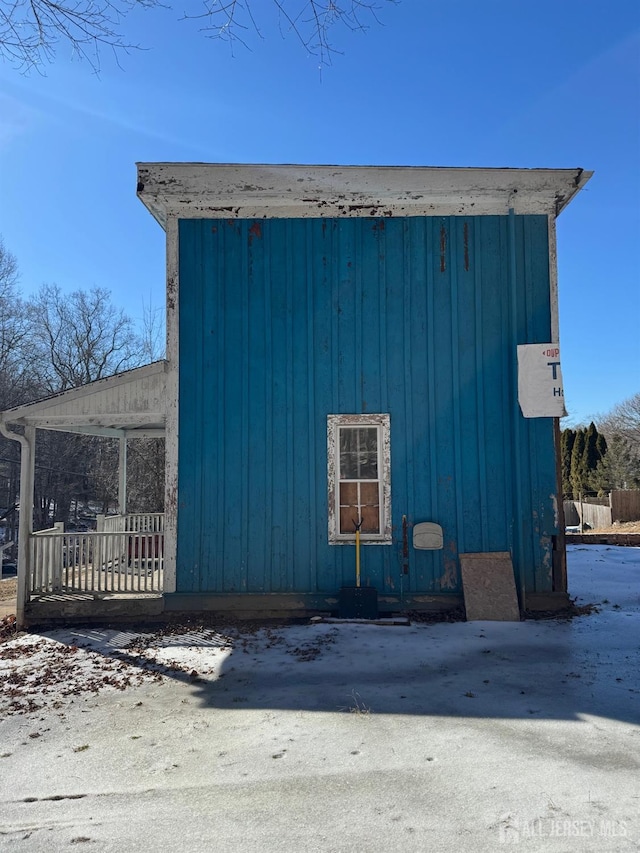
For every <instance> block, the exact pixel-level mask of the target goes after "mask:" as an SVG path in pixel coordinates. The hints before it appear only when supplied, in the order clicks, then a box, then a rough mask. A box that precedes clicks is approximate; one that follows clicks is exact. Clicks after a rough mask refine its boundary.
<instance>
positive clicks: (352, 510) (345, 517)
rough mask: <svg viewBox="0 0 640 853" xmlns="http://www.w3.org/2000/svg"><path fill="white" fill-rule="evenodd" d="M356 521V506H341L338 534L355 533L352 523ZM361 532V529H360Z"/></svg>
mask: <svg viewBox="0 0 640 853" xmlns="http://www.w3.org/2000/svg"><path fill="white" fill-rule="evenodd" d="M357 520H358V507H357V506H341V507H340V533H355V532H356V526H355V524H354V521H357ZM360 529H361V530H362V528H360Z"/></svg>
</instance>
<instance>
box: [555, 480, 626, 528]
mask: <svg viewBox="0 0 640 853" xmlns="http://www.w3.org/2000/svg"><path fill="white" fill-rule="evenodd" d="M563 506H564V518H565V524H566V525H567V527H579V526H580V525H581V524H583V525H589V527H590V528H591V529H592V530H598V529H599V528H602V527H610V526H611V525H612V524H613V522H614V521H619V522H624V521H638V520H640V489H633V490H631V489H629V490H624V491H623V490H621V489H616V490H614V491H612V492H611V493H610V494H609V497H608V498H592V497H588V498H585V499H584V500H583V501H582V502H581V501H563Z"/></svg>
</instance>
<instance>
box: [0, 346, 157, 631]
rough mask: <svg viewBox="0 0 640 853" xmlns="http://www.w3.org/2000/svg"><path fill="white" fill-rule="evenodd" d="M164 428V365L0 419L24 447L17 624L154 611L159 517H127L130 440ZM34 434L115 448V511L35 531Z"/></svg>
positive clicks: (10, 411)
mask: <svg viewBox="0 0 640 853" xmlns="http://www.w3.org/2000/svg"><path fill="white" fill-rule="evenodd" d="M165 422H166V362H165V361H159V362H154V363H153V364H149V365H146V366H145V367H140V368H136V369H134V370H130V371H127V372H125V373H121V374H117V375H116V376H112V377H108V378H107V379H102V380H98V381H96V382H92V383H90V384H88V385H85V386H82V387H81V388H74V389H71V390H69V391H65V392H63V393H61V394H57V395H55V396H53V397H48V398H45V399H43V400H38V401H36V402H34V403H30V404H27V405H24V406H18V407H15V408H13V409H8V410H6V411H4V412H2V413H0V432H1V433H2V434H3V435H4V436H5V437H6V438H9V439H12V440H15V441H18V442H19V443H20V446H21V456H20V508H21V512H20V519H19V532H18V590H17V604H16V611H17V612H16V618H17V621H18V624H20V625H22V624H25V623H29V622H33V621H34V620H36V621H37V620H40V619H44V620H48V619H60V618H71V617H73V616H80V617H92V616H93V617H96V618H102V619H104V618H109V617H111V616H114V615H118V614H122V615H127V616H129V617H131V616H134V617H135V616H136V615H145V614H153V613H160V612H161V610H162V593H163V590H164V583H165V577H164V574H165V573H164V533H165V530H164V513H162V512H154V513H130V512H128V511H127V441H128V439H131V438H141V437H153V438H161V437H164V433H165ZM38 429H47V430H59V431H63V432H70V433H79V434H84V435H96V436H102V437H108V438H113V439H115V440H117V441H118V447H119V455H118V457H119V465H118V512H117V514H115V515H98V517H97V525H96V530H95V531H90V532H76V531H65V530H64V528H63V525H62V524H61V523H57V524H54V525H53V526H52V527H51V528H50V529H47V530H39V531H34V529H33V505H34V474H35V439H36V431H37V430H38ZM24 507H28V508H29V511H27V512H24V511H22V510H23V508H24Z"/></svg>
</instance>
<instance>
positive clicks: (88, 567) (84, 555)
mask: <svg viewBox="0 0 640 853" xmlns="http://www.w3.org/2000/svg"><path fill="white" fill-rule="evenodd" d="M160 515H161V513H154V514H153V521H150V520H149V518H150V517H149V516H144V515H143V516H140V521H137V520H135V517H134V516H128V517H126V520H124V521H123V524H131V525H132V526H137V527H138V530H136V531H130V530H122V529H121V530H115V531H114V530H106V531H105V530H102V531H99V532H98V531H97V532H95V533H63V532H61V531H60V529H59V528H58V529H54V530H41V531H38V532H37V533H34V534H33V535H32V536H31V537H30V542H29V567H30V571H29V578H28V591H29V595H31V596H37V595H46V594H48V593H56V592H60V593H65V592H69V593H71V592H84V593H155V594H158V593H161V592H162V588H163V586H162V583H163V567H164V533H163V532H162V529H160V530H157V529H154V526H155V527H156V528H157V527H160V528H162V527H163V521H160V520H159V518H158V516H160ZM112 518H117V519H122V518H123V517H122V516H112ZM140 527H142V528H143V529H142V530H141V529H140ZM145 527H146V529H144V528H145Z"/></svg>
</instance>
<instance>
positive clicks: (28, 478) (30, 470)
mask: <svg viewBox="0 0 640 853" xmlns="http://www.w3.org/2000/svg"><path fill="white" fill-rule="evenodd" d="M0 433H2V435H3V436H4V437H5V438H8V439H9V440H10V441H19V442H20V516H19V526H18V590H17V595H16V626H17V627H18V628H22V627H23V626H24V610H25V604H26V601H27V579H28V576H29V538H30V536H31V534H32V533H33V492H34V476H35V464H34V463H35V454H34V450H35V434H36V430H35V427H32V426H26V427H25V428H24V435H20V433H18V432H12V431H11V430H9V429H8V427H7V424H6V423H5V422H4V421H3V420H1V419H0ZM26 507H29V510H27V509H26Z"/></svg>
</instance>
